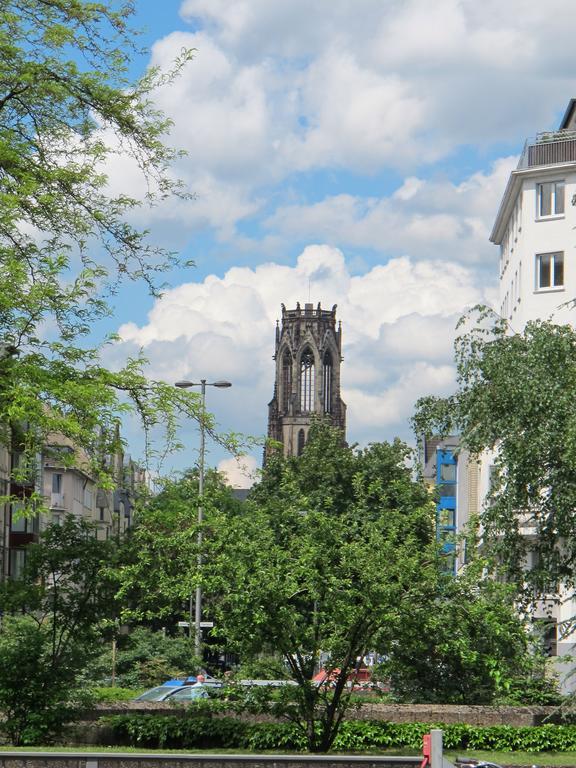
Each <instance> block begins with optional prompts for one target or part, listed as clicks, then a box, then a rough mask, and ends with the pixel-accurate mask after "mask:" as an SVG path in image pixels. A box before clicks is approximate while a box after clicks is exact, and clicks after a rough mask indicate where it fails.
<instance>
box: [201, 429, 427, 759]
mask: <svg viewBox="0 0 576 768" xmlns="http://www.w3.org/2000/svg"><path fill="white" fill-rule="evenodd" d="M407 455H408V449H407V448H406V447H405V446H404V445H402V444H401V443H400V442H396V443H394V444H392V445H388V444H385V443H382V444H375V445H371V446H370V447H368V448H366V449H365V450H357V449H355V448H350V447H347V446H346V445H344V444H343V442H342V435H341V432H340V431H339V430H337V429H333V428H332V427H330V426H328V425H326V424H324V423H322V422H317V423H315V424H313V426H312V427H311V429H310V432H309V438H308V443H307V445H306V448H305V450H304V452H303V454H302V456H300V457H296V458H294V457H288V458H284V457H282V456H280V455H275V456H272V457H270V459H269V460H268V462H267V464H266V467H265V469H264V473H263V478H262V482H261V483H260V484H259V485H258V486H257V487H256V488H255V490H254V491H253V493H252V495H251V497H250V498H249V500H248V501H247V502H246V503H245V505H244V506H243V509H242V512H241V514H237V515H235V516H234V517H232V518H231V517H230V516H222V515H220V516H218V515H217V517H216V518H215V520H214V524H213V529H214V537H213V540H212V544H213V546H212V548H211V550H210V551H209V553H208V555H207V557H206V566H205V570H206V576H205V579H206V584H207V586H206V592H208V593H209V592H212V593H213V594H218V595H219V599H218V600H217V602H216V603H215V606H214V608H215V611H216V614H215V623H216V629H215V632H216V633H217V634H218V635H219V636H224V637H225V639H226V643H227V648H229V649H231V650H235V651H237V652H239V653H240V654H241V656H242V658H243V659H244V658H250V657H251V656H255V655H257V654H258V653H260V652H261V651H263V650H268V651H270V650H273V651H274V652H276V653H279V654H281V655H282V657H283V659H284V662H285V664H286V666H287V668H288V670H289V674H290V677H291V678H292V679H293V680H294V681H295V682H296V683H297V686H296V687H295V688H289V687H287V688H286V689H285V695H286V696H288V697H293V701H292V704H291V705H290V706H287V708H286V712H287V713H288V715H289V716H290V717H291V718H292V719H293V720H294V721H295V722H296V723H298V725H299V726H300V727H301V728H302V729H303V730H304V731H305V733H306V736H307V739H308V745H309V748H310V749H311V750H312V751H326V750H327V749H328V748H329V747H330V745H331V743H332V741H333V738H334V736H335V734H336V732H337V729H338V727H339V724H340V722H341V719H342V717H343V716H344V713H345V711H346V707H347V706H348V703H349V696H350V691H351V689H350V688H349V687H348V686H347V682H348V679H349V678H350V677H351V676H353V674H354V671H355V670H357V669H358V667H359V666H360V665H362V664H363V657H364V656H365V655H366V654H367V653H368V652H369V651H372V650H378V649H379V650H380V651H381V652H385V651H386V650H387V649H389V648H390V644H391V642H392V638H393V637H394V635H395V632H396V631H397V629H398V625H399V623H400V622H401V621H402V616H403V615H404V614H405V613H406V612H407V611H410V610H412V609H413V608H414V607H415V606H416V605H421V604H423V603H426V602H427V601H429V600H430V599H431V596H432V595H433V593H434V589H435V584H436V582H437V574H438V570H439V562H438V556H437V547H436V542H435V533H434V523H433V521H434V505H433V503H432V501H431V499H430V497H429V495H428V493H427V491H426V490H425V488H424V487H423V486H422V485H421V484H420V483H418V482H416V481H415V480H413V479H412V476H411V473H410V469H409V468H408V467H407V465H406V459H407ZM321 659H322V662H323V666H324V668H325V671H326V674H327V675H328V676H329V677H330V678H331V679H332V680H333V685H332V687H330V688H327V687H325V686H324V687H323V686H318V685H315V684H314V683H313V682H312V677H313V675H314V673H315V671H316V670H317V668H318V665H319V663H320V661H321Z"/></svg>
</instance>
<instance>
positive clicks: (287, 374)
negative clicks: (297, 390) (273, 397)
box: [282, 350, 292, 413]
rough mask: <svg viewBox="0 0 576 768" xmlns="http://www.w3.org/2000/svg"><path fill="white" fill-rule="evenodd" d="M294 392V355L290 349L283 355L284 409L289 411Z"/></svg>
mask: <svg viewBox="0 0 576 768" xmlns="http://www.w3.org/2000/svg"><path fill="white" fill-rule="evenodd" d="M291 394H292V355H291V354H290V352H289V351H288V350H286V351H285V352H284V355H283V356H282V410H283V412H284V413H287V412H288V406H289V405H290V396H291Z"/></svg>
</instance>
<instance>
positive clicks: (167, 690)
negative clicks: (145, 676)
mask: <svg viewBox="0 0 576 768" xmlns="http://www.w3.org/2000/svg"><path fill="white" fill-rule="evenodd" d="M174 682H178V683H180V684H179V685H174ZM207 698H208V691H207V690H206V687H205V686H204V685H202V684H201V683H193V684H192V685H183V684H182V681H173V680H169V681H168V683H165V684H164V685H157V686H156V687H155V688H151V689H150V690H149V691H145V692H144V693H141V694H140V696H137V697H136V698H135V699H134V701H180V702H182V701H194V700H197V699H207Z"/></svg>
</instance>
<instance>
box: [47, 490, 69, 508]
mask: <svg viewBox="0 0 576 768" xmlns="http://www.w3.org/2000/svg"><path fill="white" fill-rule="evenodd" d="M65 502H66V499H65V497H64V494H63V493H51V494H50V509H66V503H65Z"/></svg>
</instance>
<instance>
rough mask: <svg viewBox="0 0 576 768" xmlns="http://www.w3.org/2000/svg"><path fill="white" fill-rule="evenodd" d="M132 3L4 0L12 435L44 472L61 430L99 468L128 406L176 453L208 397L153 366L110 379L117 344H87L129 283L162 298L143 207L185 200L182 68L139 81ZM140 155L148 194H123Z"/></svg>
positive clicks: (2, 329) (5, 253)
mask: <svg viewBox="0 0 576 768" xmlns="http://www.w3.org/2000/svg"><path fill="white" fill-rule="evenodd" d="M132 11H133V6H132V3H131V2H128V1H127V2H124V1H123V0H119V1H118V2H116V3H108V2H106V3H102V2H88V1H87V0H6V2H4V3H2V8H1V9H0V378H1V380H2V382H1V384H0V424H2V425H5V427H4V429H3V435H2V436H3V439H4V441H5V442H8V440H9V439H10V427H11V426H12V425H13V424H25V425H26V427H27V429H26V430H24V431H23V432H22V435H21V440H20V445H19V446H18V447H19V450H20V451H21V452H22V453H23V454H24V455H25V456H26V457H27V458H28V460H29V461H33V458H34V456H35V454H36V452H37V450H38V447H39V446H40V445H42V444H43V443H44V442H45V439H46V436H47V435H48V434H50V433H60V434H63V435H65V436H66V437H69V438H70V439H71V440H72V441H73V442H74V444H75V445H77V446H79V447H83V448H85V449H86V450H87V451H88V453H89V455H90V456H91V457H94V467H93V469H94V471H100V472H103V471H104V469H103V467H102V465H101V464H100V463H99V461H98V460H97V457H99V456H100V455H101V454H102V452H103V449H105V448H110V441H113V439H114V435H115V429H114V426H115V423H116V421H117V419H118V417H119V414H121V413H122V412H123V411H127V410H128V411H130V410H131V411H134V412H137V413H138V414H139V416H140V418H141V419H142V421H143V425H144V429H145V430H146V431H147V432H149V431H150V430H151V429H153V428H156V427H160V426H161V427H163V428H164V431H165V434H166V437H167V440H168V443H169V444H170V443H175V442H176V440H175V430H176V423H177V421H178V418H179V416H180V415H184V416H192V417H198V416H199V410H198V397H197V395H195V394H194V393H193V392H185V391H182V390H174V388H173V387H171V386H169V385H167V384H164V383H163V382H158V381H157V382H154V381H149V380H148V379H147V378H146V376H145V373H144V362H145V361H144V360H143V359H142V358H137V359H134V360H130V361H128V362H127V364H126V365H125V367H124V368H122V369H120V370H117V371H111V370H108V369H107V368H106V367H105V366H104V365H102V363H101V358H100V351H101V344H102V343H105V342H106V339H102V338H100V339H96V340H95V339H94V336H92V337H90V338H88V336H89V334H90V332H91V330H92V328H93V326H94V324H95V323H97V321H98V320H99V319H101V318H102V317H103V316H105V315H106V314H108V313H110V312H111V309H112V307H111V304H110V296H111V294H112V293H113V291H114V290H115V288H116V287H117V286H118V285H119V284H120V282H121V281H122V280H124V279H134V280H140V281H143V282H144V283H145V284H147V285H148V287H149V288H150V290H151V291H152V292H157V291H158V289H159V281H158V275H159V274H160V273H162V272H163V271H164V270H166V269H167V268H168V267H169V266H170V265H171V264H172V263H173V262H174V255H173V254H170V253H168V252H166V251H165V250H164V249H163V248H161V247H157V246H155V245H153V244H151V242H150V241H149V240H148V238H147V236H146V233H145V232H143V231H140V230H138V229H137V228H135V227H134V226H133V225H132V224H131V223H130V212H131V211H132V210H133V209H134V208H136V207H138V206H139V205H141V204H147V205H148V204H154V203H155V202H156V201H158V200H160V199H163V198H165V197H167V196H169V195H173V194H178V195H182V194H187V192H186V190H183V189H182V187H181V185H180V184H179V183H178V182H177V181H174V180H173V176H172V174H171V170H170V166H171V163H172V161H173V160H174V158H175V157H176V155H177V154H178V153H177V151H176V150H174V149H172V148H170V147H168V146H167V145H166V143H165V139H166V136H167V132H168V130H169V127H170V126H169V122H168V121H167V120H166V119H165V118H164V117H163V116H162V115H161V114H160V113H159V112H158V111H157V110H156V108H155V107H154V102H153V92H154V90H155V89H156V88H158V87H161V86H162V85H164V84H166V83H167V82H169V81H170V80H171V78H173V77H176V76H177V74H178V72H179V70H180V69H181V68H182V67H183V66H185V64H186V63H187V62H188V61H189V60H190V58H191V56H192V53H191V52H190V51H183V52H181V54H180V55H179V58H178V59H176V60H175V62H174V66H173V69H172V70H171V71H170V72H159V71H156V70H149V71H148V72H146V74H145V75H144V77H143V78H142V79H141V80H139V81H138V82H132V81H131V79H130V78H129V76H128V69H129V65H130V61H131V57H132V56H133V55H134V53H135V52H136V51H137V39H136V37H135V36H134V34H133V32H132V31H131V29H130V26H129V22H130V15H131V14H132ZM119 156H122V157H124V158H125V157H129V158H131V161H132V162H133V163H134V164H135V166H136V167H138V168H139V170H140V173H141V174H142V189H143V190H144V194H143V199H142V200H137V199H135V198H132V197H130V196H129V195H127V194H125V193H123V192H119V193H116V192H114V191H113V190H112V188H111V187H110V185H109V184H108V178H107V169H108V168H110V167H111V165H112V164H113V163H114V162H115V161H116V158H118V157H119Z"/></svg>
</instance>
